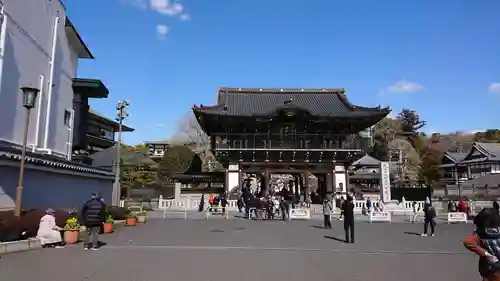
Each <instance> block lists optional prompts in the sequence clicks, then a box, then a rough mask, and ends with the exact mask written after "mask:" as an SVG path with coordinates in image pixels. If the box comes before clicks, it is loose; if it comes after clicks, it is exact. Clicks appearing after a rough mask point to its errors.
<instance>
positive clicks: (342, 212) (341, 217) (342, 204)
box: [339, 197, 346, 220]
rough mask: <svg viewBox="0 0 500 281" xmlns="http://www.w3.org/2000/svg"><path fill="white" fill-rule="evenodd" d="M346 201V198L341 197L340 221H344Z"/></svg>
mask: <svg viewBox="0 0 500 281" xmlns="http://www.w3.org/2000/svg"><path fill="white" fill-rule="evenodd" d="M345 202H346V201H345V200H344V197H340V216H339V220H343V219H344V205H345Z"/></svg>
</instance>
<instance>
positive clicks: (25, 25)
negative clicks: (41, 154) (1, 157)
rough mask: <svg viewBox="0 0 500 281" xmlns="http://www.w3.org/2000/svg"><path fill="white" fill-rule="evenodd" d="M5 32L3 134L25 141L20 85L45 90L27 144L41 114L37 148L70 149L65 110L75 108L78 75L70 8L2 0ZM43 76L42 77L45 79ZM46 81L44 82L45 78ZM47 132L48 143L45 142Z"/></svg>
mask: <svg viewBox="0 0 500 281" xmlns="http://www.w3.org/2000/svg"><path fill="white" fill-rule="evenodd" d="M2 2H3V4H4V21H5V27H6V30H5V31H6V32H4V35H5V36H1V37H0V38H4V40H0V41H3V42H0V47H3V51H4V57H3V59H2V58H0V69H1V70H2V71H1V72H0V138H2V139H5V140H8V141H12V142H14V143H18V144H20V143H21V142H22V134H23V130H22V128H23V127H24V122H25V109H24V108H23V107H22V94H21V90H20V87H23V86H30V87H36V88H39V89H40V90H41V93H40V95H39V97H38V99H40V98H41V99H42V103H41V106H38V105H37V107H36V108H35V109H34V110H32V114H31V118H30V128H29V136H28V144H35V135H36V128H37V115H38V114H39V113H40V119H39V121H40V122H39V123H38V129H39V130H38V131H39V134H38V136H39V139H38V143H37V145H38V147H40V148H46V149H50V150H52V151H54V152H55V153H56V154H66V142H67V140H68V135H69V132H68V128H67V126H65V125H64V114H65V110H66V109H72V108H73V89H72V78H74V77H75V76H76V70H77V63H78V56H77V54H76V52H75V51H74V49H73V48H72V47H71V46H74V44H75V43H74V42H73V43H70V41H69V40H68V36H67V34H66V29H65V20H66V11H65V9H64V7H63V6H62V4H61V3H60V1H50V0H2ZM56 17H59V19H60V20H59V22H58V23H57V26H58V33H57V41H56V42H57V43H56V53H55V54H56V55H55V61H54V77H53V80H52V81H50V79H49V74H50V67H49V65H50V64H49V62H50V57H51V50H52V46H53V33H54V32H53V27H54V25H55V19H56ZM41 79H43V80H41ZM42 81H43V83H42ZM50 87H52V99H51V110H50V117H49V118H48V119H50V124H49V126H48V130H46V128H45V127H46V126H45V121H46V119H47V117H46V116H47V108H48V98H47V96H48V92H49V88H50ZM45 135H48V142H47V147H43V140H44V136H45Z"/></svg>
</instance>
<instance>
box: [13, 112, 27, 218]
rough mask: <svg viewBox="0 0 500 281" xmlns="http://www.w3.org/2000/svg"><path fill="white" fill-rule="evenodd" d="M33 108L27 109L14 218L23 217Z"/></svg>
mask: <svg viewBox="0 0 500 281" xmlns="http://www.w3.org/2000/svg"><path fill="white" fill-rule="evenodd" d="M30 112H31V108H27V109H26V121H25V123H24V136H23V150H22V153H21V164H20V165H19V179H18V181H17V190H16V203H15V204H16V205H15V209H14V216H15V217H16V218H20V217H21V204H22V201H23V180H24V163H25V162H26V144H27V142H28V128H29V124H30Z"/></svg>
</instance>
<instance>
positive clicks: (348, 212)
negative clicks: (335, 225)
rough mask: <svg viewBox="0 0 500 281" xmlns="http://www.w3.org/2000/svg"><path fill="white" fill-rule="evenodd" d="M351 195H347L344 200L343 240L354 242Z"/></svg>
mask: <svg viewBox="0 0 500 281" xmlns="http://www.w3.org/2000/svg"><path fill="white" fill-rule="evenodd" d="M352 200H353V199H352V197H351V196H348V197H347V200H346V201H345V202H344V231H345V242H346V243H354V203H353V202H352Z"/></svg>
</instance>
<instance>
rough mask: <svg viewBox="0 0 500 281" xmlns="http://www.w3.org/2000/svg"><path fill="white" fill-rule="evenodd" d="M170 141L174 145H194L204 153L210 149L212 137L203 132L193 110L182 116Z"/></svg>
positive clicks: (199, 151)
mask: <svg viewBox="0 0 500 281" xmlns="http://www.w3.org/2000/svg"><path fill="white" fill-rule="evenodd" d="M170 143H171V144H174V145H187V146H189V147H192V148H193V149H194V150H195V151H196V152H197V153H204V152H206V151H207V150H210V138H209V137H208V136H207V134H205V132H203V130H202V129H201V127H200V124H199V123H198V120H196V118H195V116H194V114H193V113H192V112H189V113H188V114H186V115H185V116H183V117H182V118H181V120H180V122H179V125H178V126H177V129H176V131H175V133H174V135H173V136H172V138H170Z"/></svg>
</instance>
